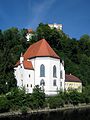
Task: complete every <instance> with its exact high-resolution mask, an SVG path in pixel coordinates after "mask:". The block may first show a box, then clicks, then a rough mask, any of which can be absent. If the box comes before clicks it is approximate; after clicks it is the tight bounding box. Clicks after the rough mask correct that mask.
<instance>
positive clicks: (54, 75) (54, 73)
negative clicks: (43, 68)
mask: <svg viewBox="0 0 90 120" xmlns="http://www.w3.org/2000/svg"><path fill="white" fill-rule="evenodd" d="M53 77H57V76H56V66H55V65H54V66H53Z"/></svg>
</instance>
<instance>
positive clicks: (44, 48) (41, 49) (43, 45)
mask: <svg viewBox="0 0 90 120" xmlns="http://www.w3.org/2000/svg"><path fill="white" fill-rule="evenodd" d="M45 56H46V57H54V58H58V59H60V57H59V56H58V55H57V54H56V53H55V52H54V50H53V49H52V48H51V47H50V45H49V44H48V43H47V41H46V40H45V39H42V40H40V41H38V42H36V43H34V44H32V45H31V46H30V47H29V48H28V49H27V51H26V52H25V54H24V59H28V58H33V57H45Z"/></svg>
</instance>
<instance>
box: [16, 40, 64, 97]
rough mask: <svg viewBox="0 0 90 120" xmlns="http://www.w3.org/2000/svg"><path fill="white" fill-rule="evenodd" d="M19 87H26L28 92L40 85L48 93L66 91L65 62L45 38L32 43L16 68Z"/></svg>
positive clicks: (53, 93)
mask: <svg viewBox="0 0 90 120" xmlns="http://www.w3.org/2000/svg"><path fill="white" fill-rule="evenodd" d="M14 74H15V78H16V80H17V86H18V87H25V89H26V92H27V93H32V92H33V88H34V87H35V86H36V85H39V86H40V87H41V89H42V90H44V92H45V94H46V95H55V94H57V92H58V91H59V90H62V91H64V85H65V70H64V62H63V61H62V60H61V58H60V57H59V56H58V55H57V54H56V53H55V51H54V50H53V49H52V48H51V47H50V45H49V44H48V43H47V41H46V40H45V39H42V40H40V41H38V42H36V43H34V44H32V45H31V46H30V47H29V48H28V49H27V51H26V52H25V53H24V55H21V57H20V60H19V61H18V62H17V63H16V65H15V68H14Z"/></svg>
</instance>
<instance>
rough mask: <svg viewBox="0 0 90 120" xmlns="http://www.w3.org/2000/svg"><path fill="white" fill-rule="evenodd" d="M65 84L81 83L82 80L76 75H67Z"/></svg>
mask: <svg viewBox="0 0 90 120" xmlns="http://www.w3.org/2000/svg"><path fill="white" fill-rule="evenodd" d="M65 82H81V80H80V79H79V78H78V77H76V76H74V75H71V74H70V75H67V74H65Z"/></svg>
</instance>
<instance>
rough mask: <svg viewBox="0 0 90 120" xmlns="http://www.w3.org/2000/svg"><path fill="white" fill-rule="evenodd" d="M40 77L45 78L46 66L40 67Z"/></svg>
mask: <svg viewBox="0 0 90 120" xmlns="http://www.w3.org/2000/svg"><path fill="white" fill-rule="evenodd" d="M40 77H45V66H44V65H43V64H42V65H41V66H40Z"/></svg>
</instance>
